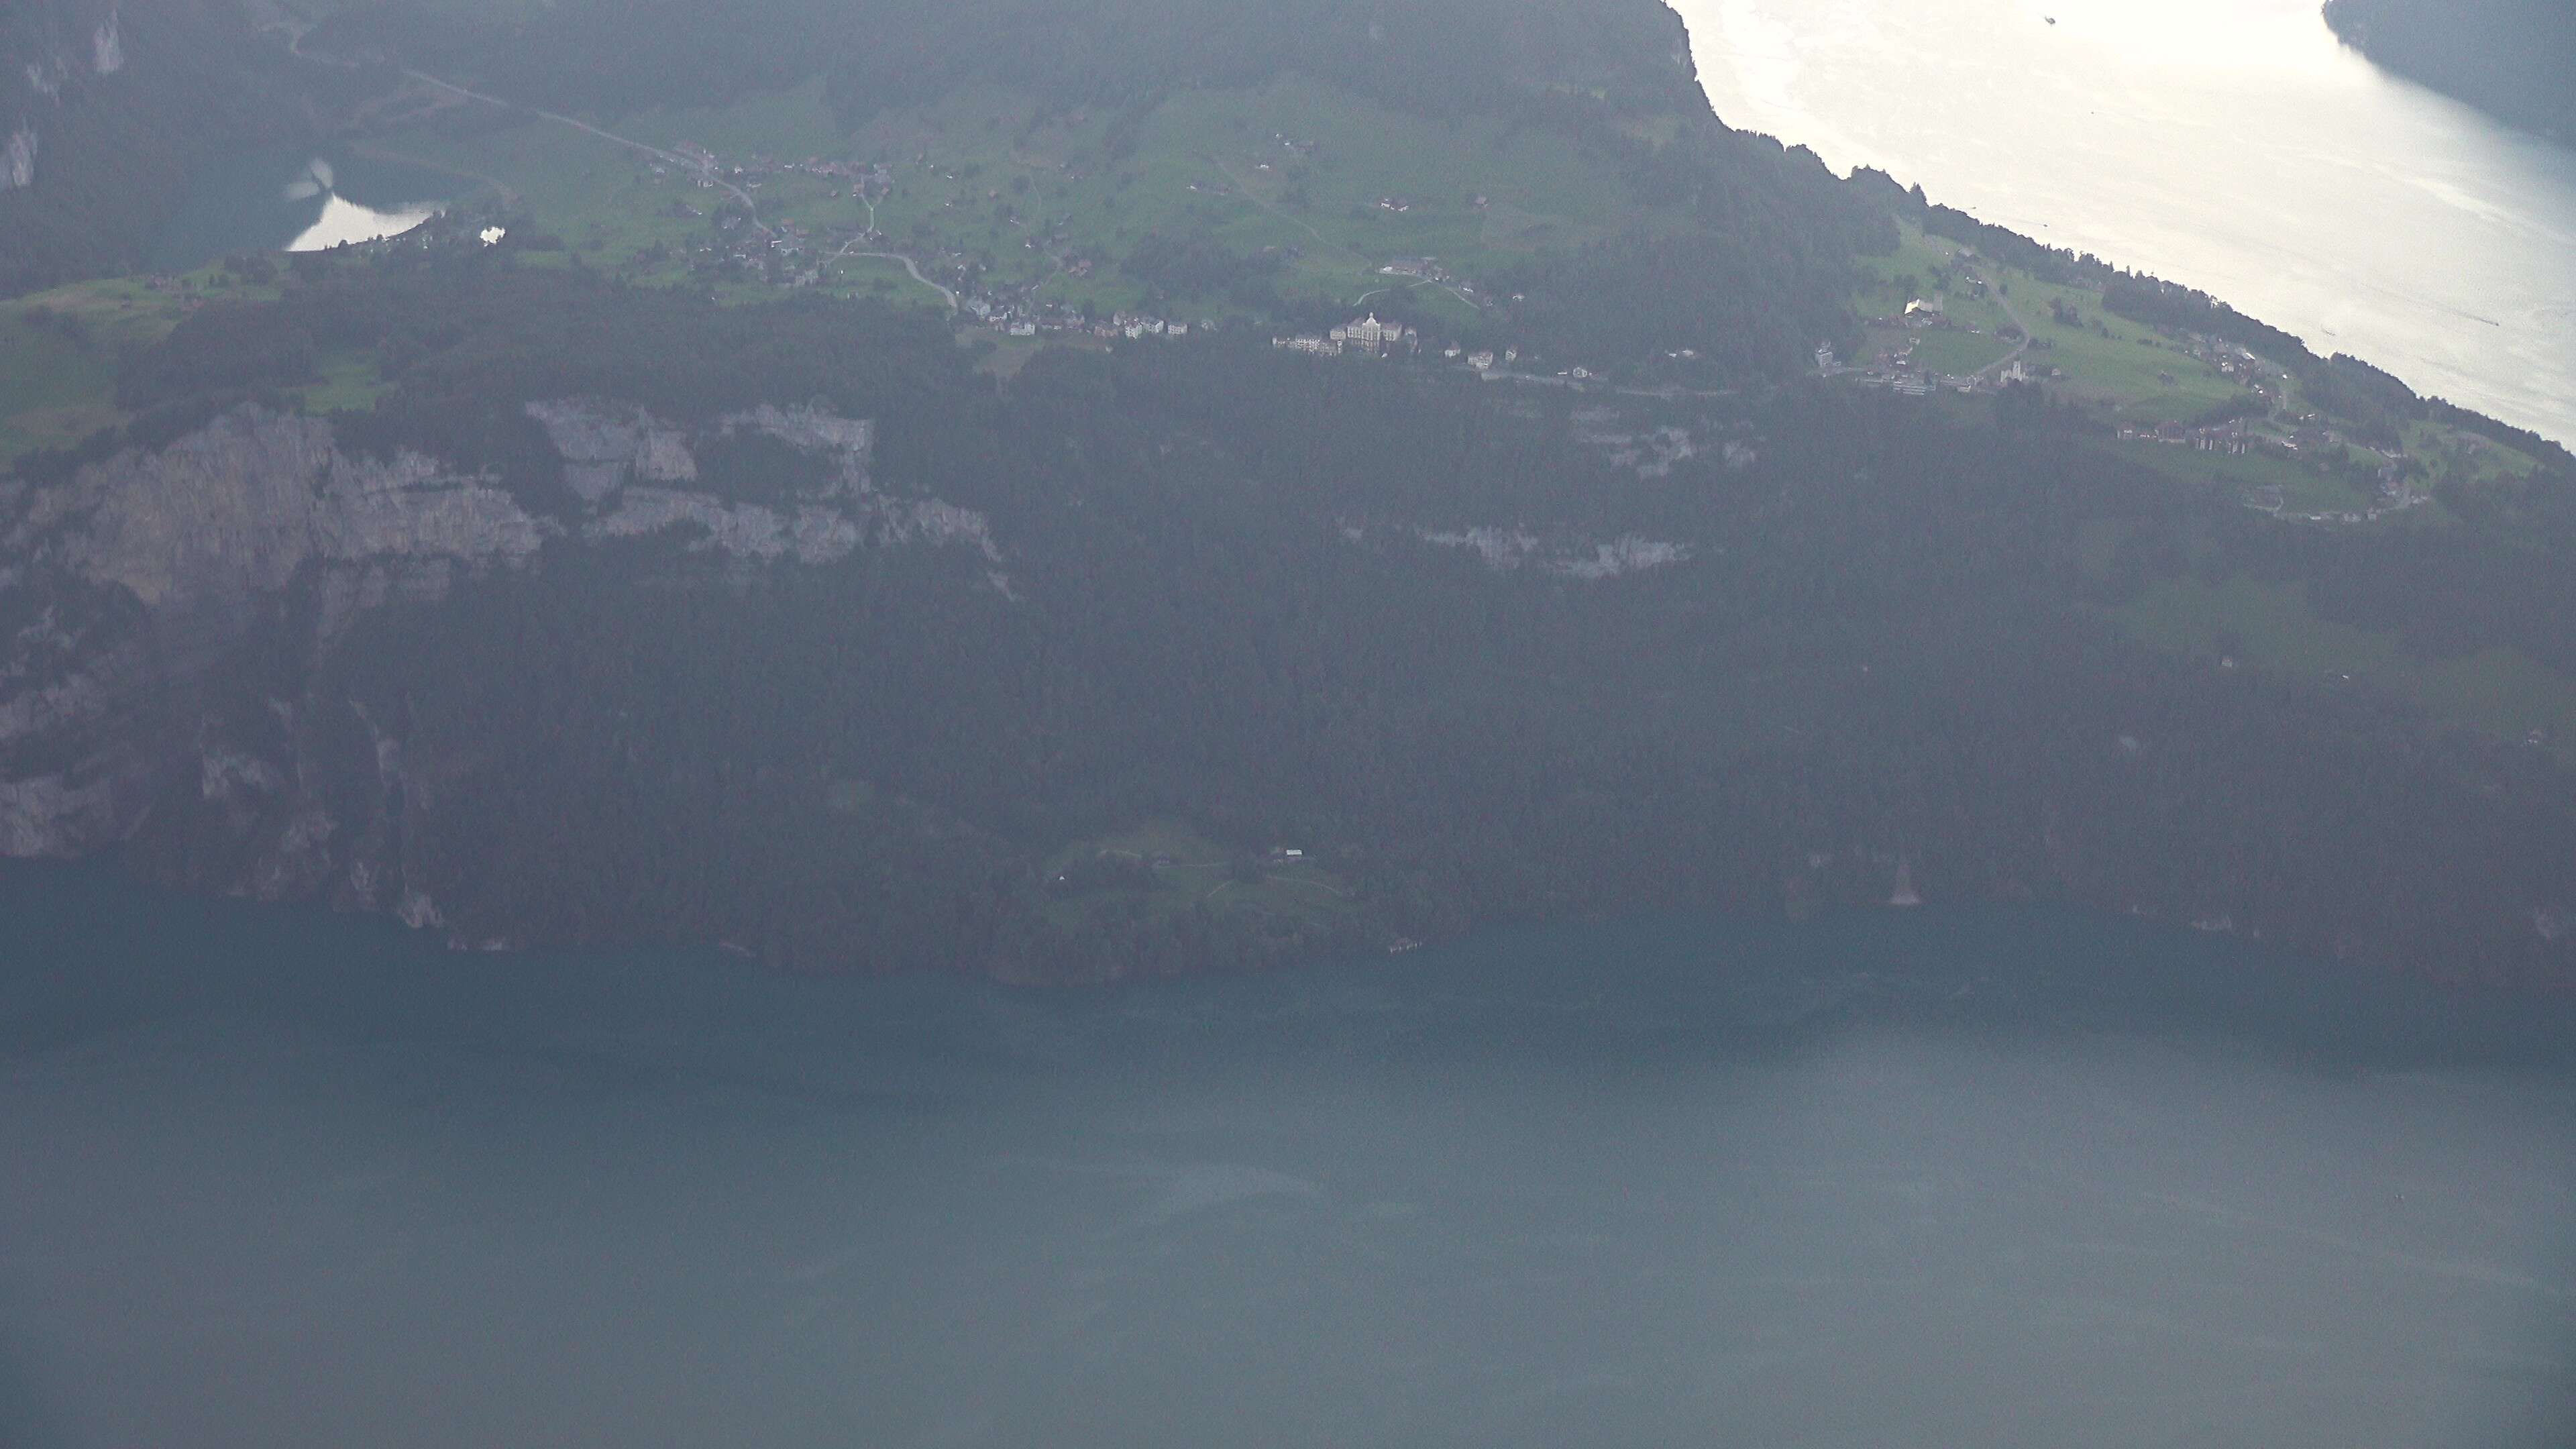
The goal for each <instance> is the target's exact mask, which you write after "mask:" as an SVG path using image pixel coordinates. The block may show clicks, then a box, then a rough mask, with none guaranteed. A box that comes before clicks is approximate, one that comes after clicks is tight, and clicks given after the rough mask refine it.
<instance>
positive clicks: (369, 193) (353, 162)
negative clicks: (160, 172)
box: [151, 147, 474, 272]
mask: <svg viewBox="0 0 2576 1449" xmlns="http://www.w3.org/2000/svg"><path fill="white" fill-rule="evenodd" d="M326 182H327V183H328V184H327V185H325V184H324V183H326ZM473 189H474V183H472V182H469V181H466V180H464V179H462V178H460V177H456V176H451V175H448V174H446V173H444V172H440V171H433V170H430V169H429V168H427V167H423V166H413V165H407V164H404V163H402V162H398V161H388V160H385V159H383V158H381V157H374V156H368V155H364V154H360V153H356V152H350V151H344V150H338V149H332V148H321V149H313V148H292V147H290V148H271V149H268V150H263V151H255V152H250V153H247V154H245V155H241V156H235V157H232V158H230V159H229V160H226V161H222V162H219V163H217V164H215V165H213V166H210V167H208V168H206V169H205V170H204V171H202V172H200V173H199V174H198V176H197V177H196V179H195V181H194V182H193V183H192V184H191V185H190V187H189V189H188V195H187V197H186V198H185V199H184V200H183V201H182V202H181V203H180V207H179V211H178V213H177V215H175V216H174V217H173V218H172V219H171V221H170V224H169V225H168V226H166V227H164V228H163V229H162V232H161V235H160V236H159V237H157V238H155V239H154V241H153V244H152V254H151V265H152V269H153V270H154V271H161V272H184V271H188V270H190V269H192V268H195V267H201V266H203V265H205V264H206V263H208V262H211V261H214V260H216V259H217V258H219V257H227V256H231V255H233V254H234V253H236V252H282V251H320V250H323V249H325V248H327V247H331V246H336V245H338V244H339V243H342V242H358V241H373V240H375V239H376V238H378V237H385V236H395V235H399V234H400V233H402V232H405V231H409V230H410V229H411V228H413V227H415V226H418V225H419V224H420V223H422V222H423V221H426V220H428V219H429V218H430V217H431V216H432V215H434V214H436V213H437V212H438V210H439V209H440V208H442V207H443V206H445V205H446V204H447V203H448V202H449V201H450V200H453V199H454V198H456V197H458V196H460V195H463V194H464V193H466V192H468V191H471V190H473Z"/></svg>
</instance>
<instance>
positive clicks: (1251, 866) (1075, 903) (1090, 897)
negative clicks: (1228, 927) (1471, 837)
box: [1045, 821, 1354, 926]
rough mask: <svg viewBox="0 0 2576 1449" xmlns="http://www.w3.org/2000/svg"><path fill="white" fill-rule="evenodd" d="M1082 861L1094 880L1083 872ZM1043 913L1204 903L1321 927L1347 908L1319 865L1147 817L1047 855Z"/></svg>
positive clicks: (1067, 918)
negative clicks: (1234, 847) (1245, 848)
mask: <svg viewBox="0 0 2576 1449" xmlns="http://www.w3.org/2000/svg"><path fill="white" fill-rule="evenodd" d="M1086 867H1089V868H1090V869H1091V870H1093V871H1094V873H1095V874H1096V875H1097V876H1098V877H1099V880H1100V881H1101V882H1105V883H1094V882H1093V881H1092V880H1091V879H1089V878H1087V877H1086V876H1085V874H1084V872H1085V869H1086ZM1045 879H1046V880H1047V881H1048V883H1049V886H1050V889H1051V890H1052V891H1053V892H1054V893H1055V895H1056V898H1055V899H1054V901H1053V902H1052V903H1051V904H1050V905H1049V907H1048V912H1049V914H1050V915H1052V916H1054V917H1055V918H1056V919H1057V921H1058V922H1059V923H1060V924H1063V925H1066V926H1074V925H1078V924H1080V923H1081V922H1082V921H1083V920H1084V919H1086V918H1088V917H1090V916H1092V915H1095V914H1097V913H1100V912H1103V911H1108V912H1114V913H1118V914H1123V915H1133V914H1138V913H1142V914H1147V915H1168V914H1178V913H1183V912H1188V911H1193V910H1198V909H1201V908H1205V909H1207V910H1209V911H1213V912H1249V913H1253V914H1258V915H1263V916H1269V917H1275V918H1277V919H1280V920H1285V921H1290V922H1294V923H1297V924H1299V925H1308V926H1328V925H1333V924H1337V923H1339V922H1341V921H1343V920H1345V919H1347V918H1348V917H1349V916H1350V915H1351V914H1352V911H1353V909H1354V906H1353V901H1352V896H1351V891H1350V888H1349V887H1348V886H1347V885H1346V884H1344V883H1343V882H1342V881H1341V879H1340V878H1338V877H1336V876H1334V875H1333V874H1332V873H1330V872H1329V871H1326V870H1324V869H1323V868H1322V867H1321V866H1318V865H1315V864H1313V863H1312V862H1310V861H1306V860H1303V859H1298V860H1283V859H1279V858H1277V857H1276V855H1275V854H1273V853H1269V852H1265V853H1263V854H1261V855H1259V856H1257V857H1247V856H1245V855H1244V854H1243V853H1242V852H1239V851H1228V850H1226V849H1225V848H1224V847H1222V846H1219V845H1217V844H1215V843H1213V842H1211V841H1209V840H1208V839H1206V838H1205V837H1204V836H1201V835H1199V834H1197V833H1196V832H1195V831H1192V830H1190V829H1189V828H1188V827H1186V826H1183V825H1179V824H1176V823H1174V822H1171V821H1149V822H1147V823H1145V824H1142V825H1139V826H1136V827H1135V828H1133V829H1130V830H1125V831H1121V832H1119V833H1117V834H1115V835H1104V836H1099V837H1096V838H1093V839H1090V840H1080V841H1076V842H1074V843H1073V844H1071V845H1068V846H1066V847H1065V848H1064V849H1062V850H1060V851H1057V852H1056V853H1055V855H1054V856H1053V857H1052V858H1050V859H1049V860H1048V861H1047V864H1046V876H1045Z"/></svg>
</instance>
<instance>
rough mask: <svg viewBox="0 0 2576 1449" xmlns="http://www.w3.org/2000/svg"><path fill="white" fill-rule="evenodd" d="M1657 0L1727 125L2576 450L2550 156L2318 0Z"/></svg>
mask: <svg viewBox="0 0 2576 1449" xmlns="http://www.w3.org/2000/svg"><path fill="white" fill-rule="evenodd" d="M1674 3H1675V5H1676V8H1677V9H1679V10H1680V12H1681V14H1682V16H1683V18H1684V19H1685V20H1686V21H1687V22H1688V23H1689V25H1690V28H1691V35H1692V40H1693V48H1694V52H1695V55H1696V58H1697V60H1698V63H1699V68H1700V75H1701V80H1702V82H1703V83H1704V84H1705V86H1706V87H1707V90H1708V94H1709V99H1710V101H1711V103H1712V104H1713V105H1715V106H1716V108H1717V112H1718V114H1719V115H1720V116H1722V117H1724V118H1725V119H1726V120H1727V121H1728V122H1730V123H1731V124H1734V125H1737V126H1742V127H1746V128H1749V129H1752V130H1756V131H1762V132H1767V133H1769V134H1772V135H1775V136H1778V137H1780V138H1781V139H1783V140H1784V141H1787V142H1789V143H1790V144H1792V145H1806V146H1809V147H1812V148H1813V149H1814V150H1815V151H1816V152H1817V154H1818V155H1820V156H1822V157H1823V158H1824V159H1825V161H1826V162H1827V163H1828V164H1829V165H1831V166H1833V167H1835V168H1836V169H1837V170H1848V169H1850V168H1851V167H1853V166H1861V165H1866V166H1876V167H1879V168H1881V169H1883V170H1886V171H1889V172H1891V173H1893V174H1894V175H1895V176H1896V177H1897V179H1898V180H1900V181H1904V182H1906V183H1908V184H1913V183H1918V182H1919V183H1920V184H1921V185H1922V186H1923V188H1924V190H1925V191H1926V192H1928V193H1929V194H1930V195H1931V197H1932V198H1933V199H1934V200H1935V201H1941V202H1947V203H1949V204H1950V205H1953V206H1957V207H1960V208H1962V209H1963V210H1967V211H1970V212H1973V213H1975V214H1976V215H1978V216H1979V217H1982V218H1984V219H1985V220H1988V221H1992V222H1995V223H1998V224H2000V225H2003V226H2007V227H2010V228H2012V229H2013V230H2016V231H2020V232H2024V233H2026V234H2028V235H2031V236H2035V237H2038V238H2039V239H2041V240H2043V241H2046V242H2050V243H2052V244H2054V245H2058V246H2063V247H2071V248H2073V249H2075V250H2078V251H2090V252H2093V253H2096V254H2098V255H2100V256H2101V257H2103V258H2105V259H2106V260H2109V261H2111V262H2114V263H2116V264H2119V265H2123V266H2131V267H2136V268H2138V269H2139V270H2142V271H2148V272H2153V273H2156V274H2158V275H2160V276H2164V277H2168V278H2170V279H2172V280H2175V281H2179V282H2184V283H2188V284H2189V285H2192V286H2195V287H2199V288H2202V289H2204V290H2207V291H2209V292H2210V293H2212V294H2214V295H2216V296H2219V297H2221V298H2223V299H2225V300H2227V301H2229V302H2231V303H2233V304H2235V305H2236V306H2237V307H2238V308H2240V309H2242V310H2243V311H2245V312H2248V313H2250V314H2252V315H2254V316H2257V317H2260V318H2262V319H2263V320H2265V321H2267V322H2270V323H2272V324H2274V325H2275V326H2279V327H2283V328H2286V329H2287V330H2289V331H2291V332H2294V333H2297V334H2299V335H2300V336H2302V337H2304V338H2306V339H2307V341H2308V343H2309V345H2310V346H2311V347H2313V348H2315V349H2316V350H2317V351H2318V352H2320V353H2326V352H2349V353H2351V354H2353V355H2354V356H2357V357H2360V358H2363V359H2365V360H2367V361H2369V362H2372V363H2375V364H2377V365H2379V366H2381V367H2384V368H2386V369H2388V370H2389V371H2391V372H2393V373H2396V374H2397V375H2398V376H2399V377H2402V378H2404V379H2405V380H2406V381H2407V382H2409V383H2410V384H2412V385H2413V386H2414V387H2415V388H2416V389H2417V390H2418V391H2420V392H2426V393H2431V394H2438V395H2441V396H2445V397H2449V398H2451V399H2452V400H2453V401H2455V402H2459V403H2462V404H2464V405H2467V406H2469V407H2473V408H2477V409H2479V410H2481V411H2484V412H2488V413H2491V414H2493V415H2495V416H2496V417H2499V418H2502V419H2504V420H2505V421H2507V422H2510V423H2514V424H2516V425H2519V426H2522V427H2527V428H2531V429H2533V430H2535V431H2537V432H2540V433H2543V434H2545V435H2547V436H2550V437H2553V438H2556V439H2558V440H2560V441H2562V442H2569V443H2576V151H2571V150H2570V149H2568V148H2567V147H2564V146H2560V145H2556V144H2553V143H2550V142H2547V141H2543V140H2541V139H2539V138H2537V137H2534V136H2530V135H2527V134H2524V133H2522V132H2519V131H2515V130H2513V129H2511V128H2509V127H2507V126H2504V125H2503V124H2501V123H2499V122H2496V121H2493V120H2490V119H2489V118H2487V117H2486V116H2484V115H2483V114H2481V113H2479V112H2477V111H2475V110H2472V109H2470V108H2469V107H2467V106H2463V105H2460V104H2458V103H2456V102H2453V101H2450V100H2447V99H2445V98H2443V97H2441V96H2439V95H2436V94H2434V93H2433V92H2431V91H2427V90H2425V89H2423V88H2422V87H2420V86H2417V85H2414V84H2413V83H2411V82H2407V81H2403V80H2398V79H2395V78H2393V77H2391V76H2388V75H2386V74H2384V73H2382V72H2380V71H2379V70H2377V69H2376V68H2375V67H2373V66H2372V65H2371V64H2370V63H2369V62H2368V61H2366V60H2364V59H2363V58H2361V57H2360V56H2359V55H2358V54H2355V53H2353V52H2351V51H2348V50H2346V49H2344V48H2343V47H2342V46H2341V45H2340V44H2339V43H2338V42H2337V41H2336V40H2335V38H2334V35H2333V34H2332V32H2330V31H2328V30H2327V29H2326V27H2325V22H2324V21H2323V20H2322V19H2321V18H2320V16H2319V12H2318V4H2317V0H1674ZM2050 17H2054V18H2055V21H2056V23H2055V24H2053V25H2052V24H2050V23H2049V19H2050ZM2570 83H2571V84H2576V79H2572V80H2571V82H2570Z"/></svg>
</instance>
